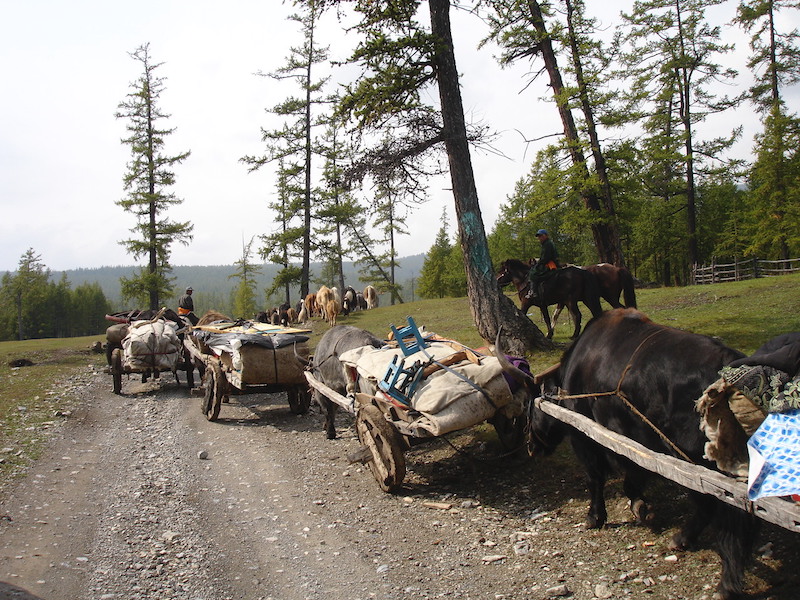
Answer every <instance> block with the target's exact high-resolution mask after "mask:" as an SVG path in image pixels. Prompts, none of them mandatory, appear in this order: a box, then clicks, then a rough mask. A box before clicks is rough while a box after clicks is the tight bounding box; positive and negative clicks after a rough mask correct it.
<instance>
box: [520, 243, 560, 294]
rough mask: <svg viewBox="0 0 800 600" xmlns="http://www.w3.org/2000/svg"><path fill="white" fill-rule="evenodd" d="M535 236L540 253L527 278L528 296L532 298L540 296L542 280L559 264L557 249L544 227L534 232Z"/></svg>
mask: <svg viewBox="0 0 800 600" xmlns="http://www.w3.org/2000/svg"><path fill="white" fill-rule="evenodd" d="M536 237H537V238H539V243H540V244H541V245H542V253H541V255H540V256H539V260H538V261H537V262H536V264H535V265H534V266H533V268H532V269H531V270H530V272H529V273H528V278H529V279H530V282H531V287H530V290H528V295H527V297H528V298H531V299H533V300H535V299H537V298H540V297H541V296H542V295H543V294H542V288H541V286H542V282H544V280H545V279H547V276H548V275H549V274H552V273H551V271H555V270H556V269H558V267H559V266H560V265H559V264H558V250H556V245H555V244H554V243H553V240H551V239H550V236H549V235H548V233H547V230H546V229H540V230H539V231H537V232H536Z"/></svg>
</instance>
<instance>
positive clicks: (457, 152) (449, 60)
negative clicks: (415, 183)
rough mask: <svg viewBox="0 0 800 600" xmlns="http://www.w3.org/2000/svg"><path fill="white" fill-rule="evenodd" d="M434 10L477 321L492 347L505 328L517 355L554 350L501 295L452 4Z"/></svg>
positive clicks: (433, 2) (434, 2)
mask: <svg viewBox="0 0 800 600" xmlns="http://www.w3.org/2000/svg"><path fill="white" fill-rule="evenodd" d="M429 8H430V15H431V32H432V33H433V35H434V37H435V38H437V39H438V40H439V42H440V43H439V44H438V45H437V52H436V54H435V57H434V63H435V67H436V72H437V80H438V84H439V99H440V102H441V109H442V120H443V125H444V132H445V146H446V149H447V158H448V162H449V165H450V179H451V182H452V185H453V198H454V200H455V206H456V222H457V224H458V233H459V239H460V241H461V252H462V255H463V257H464V266H465V269H466V275H467V296H468V297H469V304H470V311H471V312H472V318H473V320H474V322H475V325H476V327H477V329H478V333H479V334H480V335H481V337H483V338H484V339H485V340H486V341H487V342H493V341H494V339H495V337H496V335H497V332H498V330H499V329H500V327H501V325H502V327H503V329H504V330H505V331H506V332H507V333H506V335H507V336H509V337H507V341H506V344H507V346H506V347H507V348H508V350H509V351H510V352H512V353H514V354H519V355H522V354H524V351H525V350H527V349H534V348H549V347H551V343H550V341H549V340H547V339H546V338H545V337H544V335H543V334H542V332H541V330H540V329H539V328H538V327H536V326H535V325H534V324H533V322H532V321H531V320H530V319H528V318H527V317H526V316H525V315H523V314H522V313H521V312H520V311H519V310H518V309H517V308H516V307H515V306H514V304H513V302H511V301H510V300H509V299H508V298H506V297H505V296H504V295H503V294H502V293H501V292H500V288H499V287H498V285H497V281H496V280H495V277H494V269H493V267H492V261H491V258H490V257H489V247H488V245H487V242H486V232H485V229H484V226H483V218H482V216H481V211H480V206H479V204H478V192H477V189H476V187H475V176H474V173H473V170H472V160H471V158H470V153H469V143H468V141H467V132H466V124H465V121H464V108H463V104H462V100H461V91H460V89H459V81H458V70H457V69H456V60H455V53H454V50H453V39H452V33H451V28H450V2H449V0H429Z"/></svg>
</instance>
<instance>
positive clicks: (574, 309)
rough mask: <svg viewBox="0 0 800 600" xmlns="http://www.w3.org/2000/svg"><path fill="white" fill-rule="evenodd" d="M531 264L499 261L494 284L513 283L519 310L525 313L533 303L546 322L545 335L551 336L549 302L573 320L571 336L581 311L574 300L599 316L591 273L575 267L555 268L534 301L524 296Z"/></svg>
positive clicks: (596, 295) (576, 327) (578, 326)
mask: <svg viewBox="0 0 800 600" xmlns="http://www.w3.org/2000/svg"><path fill="white" fill-rule="evenodd" d="M535 264H536V261H535V260H534V261H532V262H531V263H526V262H523V261H521V260H518V259H516V258H509V259H508V260H505V261H503V262H502V263H501V264H500V270H499V271H498V273H497V283H498V284H500V286H504V285H508V284H509V283H513V284H514V287H516V288H517V292H518V293H519V301H520V304H521V307H520V310H522V312H524V313H527V312H528V309H529V308H530V307H531V306H533V305H534V304H535V305H536V306H538V307H539V309H540V310H541V311H542V318H543V319H544V323H545V325H547V337H548V338H552V337H553V326H552V324H551V323H550V312H549V311H548V310H547V307H548V306H550V305H551V304H559V305H564V306H566V307H567V309H568V310H569V314H570V315H572V320H573V321H574V322H575V331H574V332H573V334H572V338H573V339H574V338H576V337H578V334H579V333H580V332H581V311H580V310H579V309H578V302H583V303H584V304H585V305H586V307H587V308H588V309H589V310H590V311H591V312H592V316H593V317H599V316H600V315H601V314H602V313H603V311H602V309H601V308H600V291H599V289H598V286H597V280H596V279H595V276H594V275H593V274H592V273H590V272H589V271H587V270H585V269H581V268H579V267H564V268H562V269H556V270H555V271H553V272H552V274H549V275H547V277H546V278H545V279H544V281H543V282H542V296H541V297H539V298H536V299H535V300H534V299H533V298H528V297H527V294H528V290H529V289H530V282H529V281H528V273H529V272H530V270H531V268H532V267H533V265H535Z"/></svg>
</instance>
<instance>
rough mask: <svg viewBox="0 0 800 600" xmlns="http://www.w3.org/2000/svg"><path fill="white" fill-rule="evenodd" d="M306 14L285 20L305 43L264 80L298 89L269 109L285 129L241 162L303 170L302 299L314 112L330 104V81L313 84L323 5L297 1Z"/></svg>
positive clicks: (320, 57)
mask: <svg viewBox="0 0 800 600" xmlns="http://www.w3.org/2000/svg"><path fill="white" fill-rule="evenodd" d="M296 3H297V4H299V5H302V7H303V8H304V11H303V12H302V13H296V14H292V15H290V16H289V20H291V21H296V22H297V23H299V24H300V26H301V28H302V31H303V44H302V45H301V46H299V47H292V48H291V49H290V52H289V56H288V57H287V59H286V64H285V65H284V66H283V67H281V68H279V69H278V70H277V71H275V72H273V73H270V74H268V75H267V76H268V77H270V78H272V79H275V80H278V81H282V80H291V81H293V82H295V83H296V84H297V87H298V88H299V89H300V94H299V95H298V96H291V97H289V98H287V99H286V100H285V101H283V102H282V103H280V104H278V105H277V106H275V107H273V108H272V109H270V110H269V112H271V113H273V114H275V115H277V116H279V117H282V118H283V119H284V122H283V125H282V126H281V127H279V128H277V129H272V130H267V129H263V128H262V130H261V134H262V140H263V141H264V142H265V143H266V145H267V151H266V154H264V155H262V156H245V157H243V158H242V162H244V163H245V164H247V165H248V169H249V170H250V171H255V170H258V169H260V168H261V167H263V166H264V165H266V164H268V163H271V162H273V161H276V160H279V159H283V160H285V161H287V165H289V163H292V164H296V165H299V166H300V167H301V168H302V169H303V175H304V181H303V205H302V210H301V211H300V213H299V216H300V220H301V223H302V224H301V227H302V231H303V254H302V266H301V269H302V272H301V277H300V295H301V297H305V296H306V295H307V294H308V292H309V281H310V269H311V254H312V239H311V217H312V210H313V207H312V204H313V203H312V196H313V192H314V186H313V183H312V180H313V170H312V167H313V165H312V162H313V158H314V156H315V155H316V154H318V153H319V152H318V149H317V147H316V144H315V140H314V135H313V130H314V128H315V127H317V126H321V125H323V124H324V120H320V119H319V118H318V117H317V116H316V115H315V113H314V109H315V107H317V106H319V105H321V104H328V103H330V98H328V97H325V96H324V95H323V94H322V90H323V88H324V87H325V84H326V83H327V81H328V78H327V77H323V78H320V79H315V77H316V75H315V73H316V68H317V67H318V66H319V65H320V64H322V63H325V62H326V61H327V60H328V48H327V47H321V46H319V45H318V41H317V33H318V25H319V18H320V16H321V14H322V7H321V5H322V2H318V1H317V0H305V1H303V2H300V1H298V2H296Z"/></svg>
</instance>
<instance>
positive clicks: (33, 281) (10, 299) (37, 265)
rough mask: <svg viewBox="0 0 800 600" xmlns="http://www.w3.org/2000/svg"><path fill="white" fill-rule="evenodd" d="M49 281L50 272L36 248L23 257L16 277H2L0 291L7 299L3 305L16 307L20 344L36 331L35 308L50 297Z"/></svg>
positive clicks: (15, 317) (10, 275)
mask: <svg viewBox="0 0 800 600" xmlns="http://www.w3.org/2000/svg"><path fill="white" fill-rule="evenodd" d="M49 279H50V269H48V268H47V267H46V266H45V264H44V263H43V262H42V257H41V255H40V254H36V252H35V251H34V250H33V248H28V250H27V251H26V252H25V254H23V255H22V256H21V257H20V259H19V267H17V272H16V273H14V274H11V273H6V274H5V275H4V276H3V280H2V288H0V289H1V290H2V295H3V296H4V297H5V298H4V302H3V304H4V305H6V306H11V307H13V311H14V316H13V318H14V320H15V321H16V329H17V339H18V340H24V339H26V337H27V335H28V334H27V330H28V329H35V328H36V323H35V321H36V318H35V316H36V307H37V305H38V304H39V303H41V302H42V301H43V300H44V298H45V296H46V294H47V285H48V280H49Z"/></svg>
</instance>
